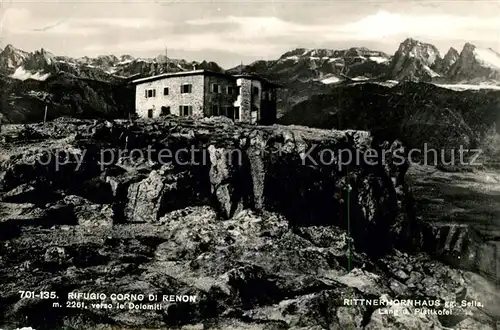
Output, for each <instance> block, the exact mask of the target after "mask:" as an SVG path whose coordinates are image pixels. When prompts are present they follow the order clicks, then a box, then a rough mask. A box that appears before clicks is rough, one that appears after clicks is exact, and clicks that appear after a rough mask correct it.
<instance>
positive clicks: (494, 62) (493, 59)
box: [474, 48, 500, 69]
mask: <svg viewBox="0 0 500 330" xmlns="http://www.w3.org/2000/svg"><path fill="white" fill-rule="evenodd" d="M474 56H475V57H476V59H477V60H478V61H479V62H481V63H482V64H483V65H485V66H488V67H491V68H493V69H500V54H498V53H497V52H495V51H493V50H492V49H484V48H476V49H474Z"/></svg>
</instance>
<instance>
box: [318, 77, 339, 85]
mask: <svg viewBox="0 0 500 330" xmlns="http://www.w3.org/2000/svg"><path fill="white" fill-rule="evenodd" d="M321 82H322V83H323V84H325V85H330V84H336V83H339V82H340V78H339V77H335V76H331V77H328V78H325V79H321Z"/></svg>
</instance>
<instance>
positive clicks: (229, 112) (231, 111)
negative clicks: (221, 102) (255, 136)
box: [226, 106, 234, 119]
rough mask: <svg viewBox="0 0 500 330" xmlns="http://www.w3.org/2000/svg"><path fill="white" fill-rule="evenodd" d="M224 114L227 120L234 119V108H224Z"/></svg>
mask: <svg viewBox="0 0 500 330" xmlns="http://www.w3.org/2000/svg"><path fill="white" fill-rule="evenodd" d="M226 114H227V117H228V118H231V119H234V107H233V106H228V107H226Z"/></svg>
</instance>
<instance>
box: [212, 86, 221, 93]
mask: <svg viewBox="0 0 500 330" xmlns="http://www.w3.org/2000/svg"><path fill="white" fill-rule="evenodd" d="M220 92H221V88H220V84H212V93H220Z"/></svg>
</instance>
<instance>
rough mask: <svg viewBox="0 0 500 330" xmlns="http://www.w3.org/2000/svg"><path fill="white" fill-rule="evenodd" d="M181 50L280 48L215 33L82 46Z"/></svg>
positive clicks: (257, 53)
mask: <svg viewBox="0 0 500 330" xmlns="http://www.w3.org/2000/svg"><path fill="white" fill-rule="evenodd" d="M166 46H168V48H169V49H180V50H183V51H204V50H216V51H224V52H234V51H238V52H243V53H245V54H246V55H250V56H251V55H255V56H263V55H265V53H266V52H275V51H277V50H280V49H281V48H280V46H279V45H273V44H268V43H259V42H253V43H252V42H247V41H246V40H243V39H232V38H227V37H224V36H221V35H220V34H216V33H208V34H183V35H175V36H169V37H168V38H154V39H147V40H141V41H130V42H122V43H117V44H112V45H109V44H93V45H89V46H87V47H85V48H84V51H88V52H106V51H109V50H110V49H113V51H116V52H131V51H133V52H142V53H145V52H159V53H161V52H163V50H164V49H165V47H166Z"/></svg>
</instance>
